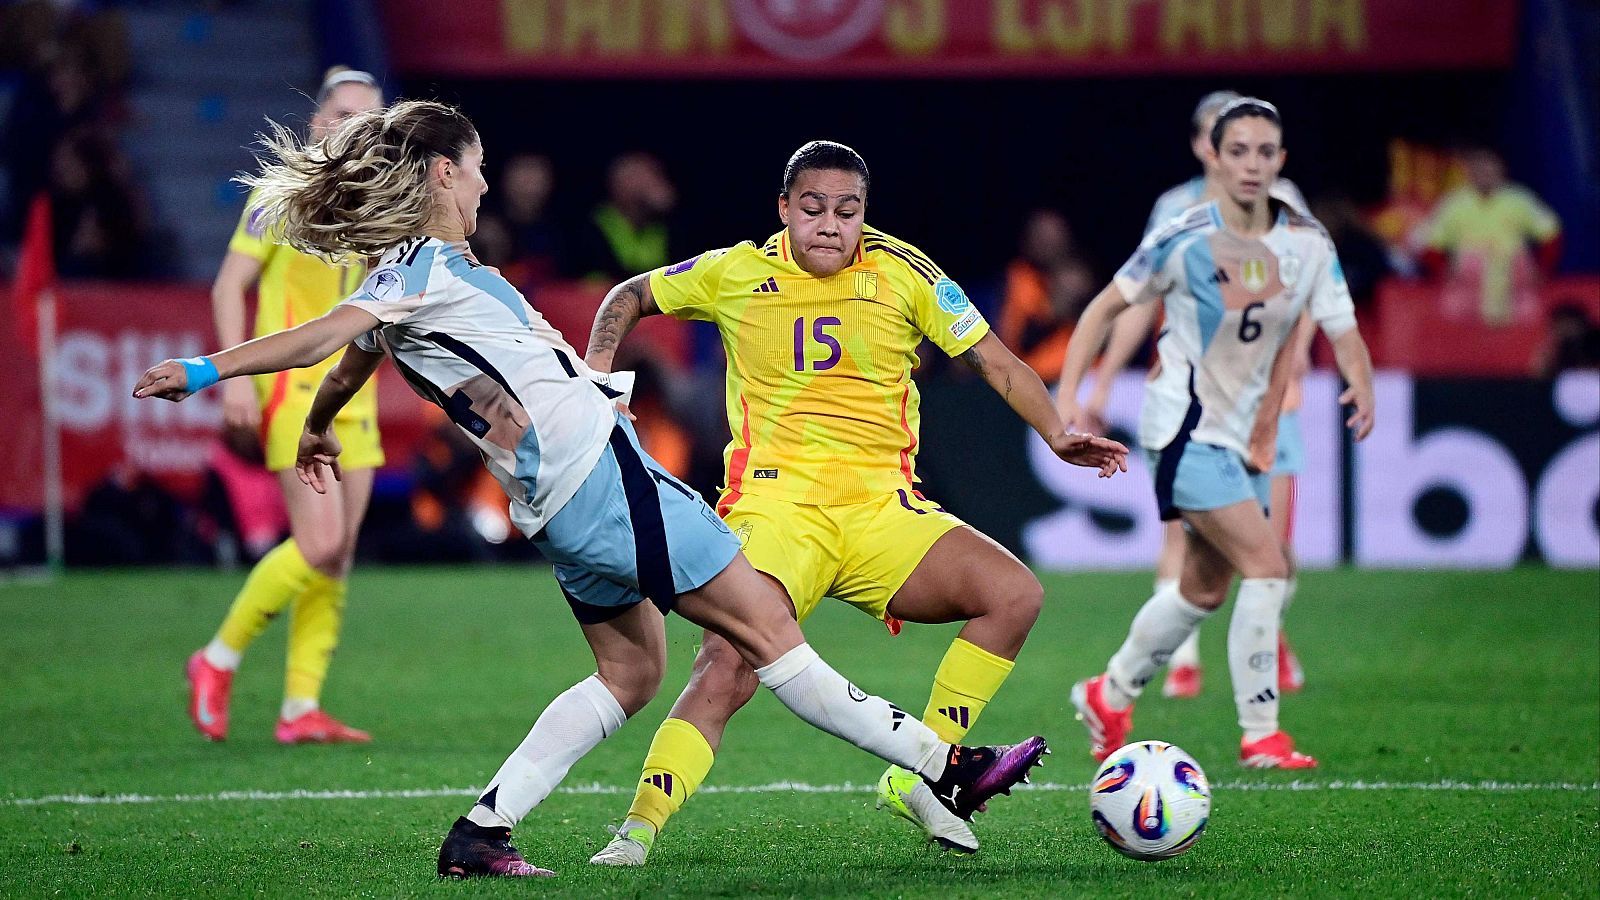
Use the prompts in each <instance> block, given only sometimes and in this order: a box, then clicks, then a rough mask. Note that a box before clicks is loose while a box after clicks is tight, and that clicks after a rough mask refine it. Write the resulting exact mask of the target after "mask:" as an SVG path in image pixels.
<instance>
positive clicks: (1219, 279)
mask: <svg viewBox="0 0 1600 900" xmlns="http://www.w3.org/2000/svg"><path fill="white" fill-rule="evenodd" d="M1231 280H1232V279H1230V278H1229V277H1228V272H1227V270H1226V269H1223V268H1222V267H1221V266H1218V267H1217V270H1216V271H1215V272H1212V273H1211V283H1212V284H1227V283H1228V282H1229V281H1231Z"/></svg>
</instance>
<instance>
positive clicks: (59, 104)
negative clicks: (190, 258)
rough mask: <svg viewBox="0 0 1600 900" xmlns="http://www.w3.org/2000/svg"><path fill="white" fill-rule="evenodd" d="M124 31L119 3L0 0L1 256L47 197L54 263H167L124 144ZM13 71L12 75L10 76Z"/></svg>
mask: <svg viewBox="0 0 1600 900" xmlns="http://www.w3.org/2000/svg"><path fill="white" fill-rule="evenodd" d="M131 69H132V64H131V59H130V53H129V47H128V36H127V33H126V30H125V28H124V26H123V24H122V21H121V19H120V17H119V16H118V15H117V13H116V12H115V11H114V10H88V11H84V10H72V9H64V8H62V7H59V6H58V5H56V4H50V3H20V4H12V5H7V6H0V88H3V87H4V86H5V85H4V82H6V81H9V82H10V85H11V89H10V90H9V91H0V99H3V98H4V97H6V96H9V99H10V103H9V111H6V108H5V106H4V104H0V261H4V260H6V259H8V258H10V257H11V256H13V255H14V252H15V248H16V245H17V242H18V241H19V239H20V235H21V232H22V225H23V217H24V214H25V212H26V210H27V208H28V205H29V203H30V202H31V201H32V200H33V198H34V197H35V196H37V195H38V194H40V193H41V192H42V193H44V194H46V195H47V196H48V197H49V198H50V202H51V206H52V212H53V225H54V235H53V237H54V244H55V258H56V267H57V269H58V271H59V272H60V273H61V274H62V275H63V276H66V277H84V278H138V277H146V276H153V275H160V274H162V272H163V271H164V269H163V265H162V261H161V259H160V257H159V254H158V253H157V252H156V251H157V250H158V248H159V244H158V242H157V241H155V240H154V239H153V235H152V229H151V222H150V219H149V215H148V210H147V208H146V206H145V203H144V200H143V198H142V196H141V192H140V190H139V188H138V179H137V178H136V176H135V175H134V173H133V172H132V171H131V168H130V166H129V164H128V160H127V157H126V155H125V154H124V153H123V152H122V149H121V147H120V146H119V144H118V140H119V136H120V134H121V131H122V130H123V128H124V127H125V126H126V124H127V118H128V113H127V110H126V108H125V103H124V88H125V87H126V85H127V83H128V79H129V77H130V73H131ZM8 73H9V75H10V78H9V79H8V78H6V77H5V76H6V75H7V74H8Z"/></svg>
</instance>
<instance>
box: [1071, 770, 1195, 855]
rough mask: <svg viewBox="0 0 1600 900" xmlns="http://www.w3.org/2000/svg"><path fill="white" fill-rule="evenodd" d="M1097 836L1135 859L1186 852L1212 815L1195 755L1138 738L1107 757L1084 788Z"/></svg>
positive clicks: (1119, 851)
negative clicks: (1087, 786)
mask: <svg viewBox="0 0 1600 900" xmlns="http://www.w3.org/2000/svg"><path fill="white" fill-rule="evenodd" d="M1089 813H1090V815H1091V816H1092V817H1093V818H1094V826H1095V828H1098V829H1099V830H1100V836H1101V837H1103V838H1105V839H1106V843H1108V844H1110V845H1111V846H1112V848H1114V849H1115V850H1116V851H1117V852H1118V853H1121V854H1122V855H1123V856H1130V857H1133V858H1134V859H1144V860H1157V859H1170V858H1172V857H1174V856H1177V855H1178V854H1180V853H1183V852H1184V851H1186V850H1188V849H1189V848H1190V847H1193V846H1194V845H1195V842H1196V841H1198V840H1199V839H1200V833H1201V832H1202V831H1205V830H1206V820H1207V819H1209V818H1210V817H1211V784H1210V783H1209V782H1207V781H1206V773H1204V772H1202V771H1200V764H1199V763H1197V762H1195V761H1194V757H1192V756H1190V755H1189V754H1187V753H1185V752H1183V751H1182V750H1181V749H1179V748H1177V747H1174V746H1173V745H1171V744H1165V743H1162V742H1161V741H1139V742H1138V743H1134V744H1129V745H1128V746H1126V747H1123V748H1122V749H1120V750H1118V751H1117V752H1115V753H1113V754H1111V755H1110V756H1108V757H1106V761H1105V762H1103V763H1101V764H1100V771H1099V773H1098V774H1097V775H1095V777H1094V783H1093V784H1091V785H1090V786H1089Z"/></svg>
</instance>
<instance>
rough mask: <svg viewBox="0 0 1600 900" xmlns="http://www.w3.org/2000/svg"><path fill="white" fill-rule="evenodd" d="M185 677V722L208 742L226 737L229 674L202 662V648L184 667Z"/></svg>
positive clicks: (204, 657) (203, 656) (230, 681)
mask: <svg viewBox="0 0 1600 900" xmlns="http://www.w3.org/2000/svg"><path fill="white" fill-rule="evenodd" d="M183 674H184V677H185V678H187V679H188V680H189V721H191V722H193V723H194V727H195V730H197V731H199V732H200V733H201V734H202V735H205V738H206V740H208V741H220V740H222V739H223V738H226V737H227V736H228V695H229V693H230V692H232V690H233V673H232V672H230V671H228V670H227V669H219V668H217V667H216V666H213V665H212V664H210V663H208V662H206V654H205V651H204V650H196V651H195V652H194V653H193V654H192V655H191V656H190V657H189V663H188V665H186V666H184V670H183Z"/></svg>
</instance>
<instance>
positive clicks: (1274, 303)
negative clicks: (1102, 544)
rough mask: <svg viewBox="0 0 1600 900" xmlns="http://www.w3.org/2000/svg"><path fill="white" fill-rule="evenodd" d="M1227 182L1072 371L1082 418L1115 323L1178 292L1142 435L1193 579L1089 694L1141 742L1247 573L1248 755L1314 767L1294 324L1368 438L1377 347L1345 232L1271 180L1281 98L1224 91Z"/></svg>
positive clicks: (1190, 216) (1242, 686)
mask: <svg viewBox="0 0 1600 900" xmlns="http://www.w3.org/2000/svg"><path fill="white" fill-rule="evenodd" d="M1210 144H1211V150H1212V154H1213V155H1214V156H1215V158H1216V160H1217V183H1218V186H1219V187H1220V188H1221V196H1220V197H1219V198H1218V199H1214V200H1211V201H1208V202H1206V203H1203V204H1202V205H1199V206H1196V207H1193V208H1191V209H1190V210H1189V211H1188V212H1185V213H1183V214H1181V215H1179V216H1177V217H1175V218H1173V219H1171V220H1169V221H1168V222H1167V223H1166V224H1165V225H1162V226H1160V227H1159V228H1157V229H1156V230H1155V231H1154V232H1153V233H1151V234H1150V235H1148V236H1146V237H1145V239H1144V241H1143V242H1142V243H1141V244H1140V246H1139V250H1138V252H1137V253H1135V254H1134V255H1133V257H1132V258H1131V259H1129V260H1128V262H1127V263H1126V264H1124V265H1123V267H1122V269H1121V270H1119V271H1118V272H1117V275H1116V277H1115V278H1114V279H1113V280H1112V283H1111V284H1110V285H1108V286H1107V287H1106V289H1105V290H1104V291H1102V292H1101V293H1100V296H1098V297H1096V298H1095V299H1094V301H1093V302H1092V303H1090V305H1089V308H1088V309H1087V310H1085V312H1084V315H1083V319H1082V320H1081V321H1080V322H1079V323H1078V329H1077V331H1076V332H1075V333H1074V335H1073V339H1072V343H1071V345H1070V346H1069V347H1068V349H1067V360H1066V364H1065V366H1064V369H1063V371H1062V376H1061V378H1062V382H1061V387H1062V390H1061V394H1060V396H1059V397H1058V398H1057V402H1058V403H1060V404H1061V407H1062V414H1063V418H1065V419H1067V420H1068V421H1079V420H1080V417H1081V416H1082V415H1083V413H1082V411H1081V410H1080V409H1078V406H1077V402H1076V399H1075V398H1076V397H1077V391H1078V385H1079V383H1080V382H1081V381H1082V379H1083V375H1084V373H1085V372H1086V371H1087V370H1088V368H1089V364H1090V362H1092V361H1093V359H1094V356H1095V354H1096V352H1097V351H1098V350H1099V349H1100V346H1101V344H1102V343H1103V342H1104V341H1105V338H1106V333H1107V331H1108V330H1109V329H1110V328H1111V325H1112V321H1113V320H1114V319H1115V318H1116V317H1117V316H1118V315H1120V314H1121V313H1123V312H1124V311H1126V310H1127V309H1129V308H1130V307H1131V306H1136V305H1153V304H1154V303H1155V302H1157V301H1164V302H1165V304H1166V312H1167V325H1166V328H1165V329H1164V330H1163V331H1162V333H1161V338H1160V340H1159V341H1158V342H1157V350H1158V352H1159V354H1160V358H1159V359H1158V360H1157V363H1156V368H1155V375H1154V377H1153V378H1152V379H1151V380H1150V382H1149V384H1148V385H1147V386H1146V388H1145V399H1144V408H1143V410H1142V412H1141V414H1140V422H1139V432H1140V434H1139V443H1140V444H1141V445H1142V446H1143V447H1144V448H1145V453H1146V454H1147V456H1148V457H1149V459H1150V467H1151V470H1152V472H1153V473H1154V476H1155V490H1156V503H1157V505H1158V507H1159V508H1160V510H1161V517H1162V518H1163V519H1165V520H1173V519H1179V518H1181V519H1182V521H1183V523H1184V526H1185V531H1184V536H1185V540H1186V547H1185V549H1184V555H1183V569H1182V572H1181V574H1180V575H1179V578H1178V582H1177V584H1175V585H1173V584H1168V585H1163V586H1162V587H1161V588H1160V589H1159V590H1157V591H1156V593H1155V595H1154V596H1152V597H1151V598H1150V600H1149V601H1147V602H1146V603H1145V605H1144V607H1143V608H1142V609H1140V610H1139V613H1138V615H1137V616H1135V617H1134V620H1133V625H1132V627H1131V628H1130V630H1129V632H1128V637H1127V640H1126V641H1125V642H1124V643H1123V645H1122V648H1121V649H1119V650H1118V651H1117V653H1116V655H1114V656H1113V657H1112V658H1111V661H1110V662H1109V664H1108V665H1107V667H1106V671H1105V673H1104V674H1102V675H1099V676H1096V677H1094V678H1091V679H1088V680H1087V681H1081V682H1079V683H1078V684H1076V685H1074V686H1073V689H1072V700H1073V705H1074V706H1076V707H1077V709H1078V715H1079V718H1081V719H1082V720H1083V721H1084V724H1085V725H1086V726H1087V728H1088V730H1089V738H1090V751H1091V753H1092V754H1093V755H1094V756H1095V758H1096V759H1104V758H1105V757H1106V755H1108V754H1109V753H1111V752H1112V751H1114V750H1116V749H1117V748H1118V747H1120V746H1122V745H1123V743H1125V742H1126V740H1127V738H1128V735H1129V731H1130V730H1131V728H1132V725H1133V703H1134V701H1135V700H1136V699H1137V698H1138V696H1139V694H1140V692H1141V691H1142V690H1143V689H1144V686H1145V685H1146V684H1147V683H1148V682H1149V681H1150V678H1151V676H1152V675H1153V674H1154V673H1155V670H1156V669H1157V668H1159V667H1160V666H1162V665H1164V664H1165V663H1166V662H1167V660H1168V659H1169V658H1170V657H1171V655H1172V653H1173V651H1175V650H1177V649H1178V646H1179V645H1180V644H1182V643H1183V641H1184V639H1185V638H1187V637H1188V636H1189V634H1190V633H1191V632H1192V631H1193V630H1194V629H1195V627H1196V626H1198V625H1199V624H1200V622H1201V621H1202V620H1204V619H1205V618H1206V616H1208V615H1210V614H1211V613H1212V612H1214V611H1215V610H1216V609H1217V608H1219V607H1220V606H1222V604H1223V602H1224V601H1225V600H1226V599H1227V593H1228V588H1229V586H1230V585H1231V583H1232V580H1233V576H1234V573H1235V572H1237V573H1238V574H1239V575H1241V576H1242V581H1241V582H1240V585H1239V597H1238V600H1237V602H1236V603H1235V604H1234V610H1233V617H1232V621H1231V623H1230V625H1229V628H1228V667H1229V672H1230V674H1231V675H1232V679H1233V690H1234V702H1235V704H1236V705H1237V707H1238V713H1239V725H1240V727H1241V728H1242V729H1243V730H1244V736H1243V738H1242V739H1241V741H1240V752H1239V758H1240V761H1241V763H1243V764H1244V765H1247V766H1252V767H1259V768H1311V767H1314V766H1315V765H1316V764H1317V763H1316V760H1315V759H1313V758H1311V757H1310V756H1307V755H1305V754H1302V753H1298V752H1296V751H1295V749H1294V741H1293V740H1292V739H1291V738H1290V737H1289V735H1288V734H1287V733H1285V732H1284V731H1282V730H1280V729H1279V727H1278V692H1279V685H1278V667H1277V659H1276V657H1277V646H1278V628H1279V616H1280V615H1281V612H1282V607H1283V598H1284V594H1285V593H1286V591H1287V588H1288V575H1289V564H1288V561H1287V559H1285V556H1284V553H1283V549H1282V544H1281V542H1280V541H1279V540H1278V539H1277V535H1276V534H1275V533H1274V531H1273V528H1272V525H1271V523H1269V522H1268V521H1267V518H1266V514H1265V509H1266V507H1267V504H1268V502H1269V501H1268V491H1269V486H1268V484H1267V478H1266V477H1265V476H1264V474H1262V473H1264V472H1265V470H1266V469H1267V468H1268V466H1269V465H1270V464H1271V462H1272V451H1273V441H1272V431H1273V430H1274V429H1275V428H1276V426H1277V421H1278V411H1279V407H1280V405H1281V403H1282V399H1283V393H1284V391H1285V390H1286V388H1287V382H1288V380H1289V377H1290V373H1291V368H1292V361H1291V360H1290V358H1289V356H1290V353H1291V352H1292V351H1293V335H1294V331H1295V329H1296V327H1297V326H1298V324H1299V322H1300V319H1301V316H1302V315H1303V314H1304V313H1307V312H1309V313H1310V315H1311V317H1312V318H1313V319H1315V320H1316V322H1317V324H1318V325H1319V326H1321V328H1322V331H1323V333H1324V334H1326V335H1327V336H1328V338H1329V340H1330V341H1332V343H1333V348H1334V355H1335V358H1336V360H1337V362H1338V366H1339V371H1340V373H1341V374H1343V375H1344V377H1345V379H1346V380H1347V381H1348V382H1349V383H1350V387H1349V389H1348V390H1346V391H1345V392H1344V394H1342V395H1341V396H1340V398H1339V400H1340V402H1341V403H1348V404H1351V405H1353V406H1354V413H1353V414H1352V415H1351V416H1350V418H1349V420H1348V422H1347V425H1348V426H1349V427H1350V428H1351V429H1352V431H1353V432H1354V434H1355V438H1356V440H1362V439H1364V438H1365V437H1366V436H1367V434H1368V433H1370V431H1371V430H1372V424H1373V394H1372V361H1371V359H1370V357H1369V356H1368V354H1367V348H1366V344H1365V343H1364V342H1363V341H1362V339H1361V335H1360V333H1359V332H1358V331H1357V330H1356V327H1355V308H1354V306H1353V304H1352V303H1351V300H1350V292H1349V290H1348V289H1347V288H1346V287H1345V283H1344V274H1343V272H1341V271H1340V269H1339V260H1338V257H1337V255H1336V254H1335V252H1334V249H1333V243H1332V241H1330V240H1329V238H1328V235H1327V232H1325V231H1324V230H1323V229H1322V227H1321V226H1320V225H1318V224H1317V222H1316V220H1314V219H1312V218H1310V217H1309V216H1307V215H1303V214H1301V213H1298V212H1295V211H1294V210H1292V209H1290V208H1289V207H1288V206H1287V204H1285V203H1283V201H1281V200H1279V199H1277V198H1275V197H1273V196H1272V195H1271V187H1272V183H1273V180H1274V179H1275V178H1276V177H1277V174H1278V170H1279V169H1280V168H1281V167H1282V165H1283V160H1284V152H1283V126H1282V120H1281V119H1280V118H1279V116H1278V111H1277V110H1276V109H1275V108H1274V107H1273V106H1272V105H1271V104H1268V103H1266V102H1264V101H1261V100H1256V99H1254V98H1242V99H1238V100H1234V101H1233V102H1231V103H1229V104H1227V105H1226V106H1224V107H1223V108H1222V109H1221V110H1220V111H1219V112H1218V115H1217V120H1216V122H1215V123H1214V124H1213V125H1212V129H1211V135H1210Z"/></svg>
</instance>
